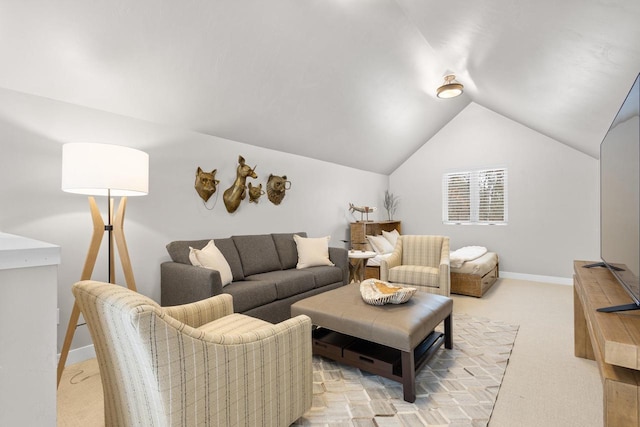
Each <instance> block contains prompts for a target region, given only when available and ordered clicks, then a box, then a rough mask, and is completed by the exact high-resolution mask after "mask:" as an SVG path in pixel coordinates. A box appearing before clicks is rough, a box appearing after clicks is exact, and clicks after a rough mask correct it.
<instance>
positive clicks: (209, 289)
mask: <svg viewBox="0 0 640 427" xmlns="http://www.w3.org/2000/svg"><path fill="white" fill-rule="evenodd" d="M221 293H222V279H221V278H220V272H218V271H217V270H210V269H208V268H202V267H195V266H193V265H188V264H181V263H177V262H171V261H169V262H163V263H162V264H161V265H160V304H161V305H163V306H171V305H180V304H188V303H191V302H195V301H200V300H203V299H206V298H209V297H212V296H214V295H220V294H221Z"/></svg>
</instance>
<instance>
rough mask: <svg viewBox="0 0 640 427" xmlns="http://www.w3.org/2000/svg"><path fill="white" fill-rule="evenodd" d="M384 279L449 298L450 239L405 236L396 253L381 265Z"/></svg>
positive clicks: (398, 244) (381, 278) (381, 277)
mask: <svg viewBox="0 0 640 427" xmlns="http://www.w3.org/2000/svg"><path fill="white" fill-rule="evenodd" d="M380 280H384V281H386V282H391V283H398V284H405V285H409V286H415V287H417V288H418V290H421V291H424V292H430V293H433V294H438V295H444V296H447V297H448V296H449V295H450V292H451V277H450V274H449V237H447V236H418V235H407V234H405V235H402V236H399V237H398V241H397V242H396V246H395V248H394V250H393V253H392V254H391V255H390V256H389V257H388V258H387V259H383V260H382V261H381V262H380Z"/></svg>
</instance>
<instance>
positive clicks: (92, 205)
mask: <svg viewBox="0 0 640 427" xmlns="http://www.w3.org/2000/svg"><path fill="white" fill-rule="evenodd" d="M62 190H63V191H66V192H68V193H76V194H85V195H89V210H90V212H91V219H92V221H93V235H92V237H91V243H90V245H89V250H88V252H87V257H86V259H85V262H84V268H83V269H82V275H81V277H80V280H89V279H91V275H92V273H93V268H94V266H95V264H96V259H97V257H98V252H99V251H100V246H101V243H102V240H103V237H104V232H105V231H106V232H107V234H108V239H107V241H108V253H109V273H108V275H109V283H115V262H114V247H113V241H114V237H115V243H116V246H117V249H118V254H119V256H120V261H121V263H122V271H123V272H124V277H125V281H126V283H127V287H128V288H129V289H132V290H134V291H135V290H136V284H135V280H134V278H133V270H132V269H131V261H130V260H129V251H128V250H127V243H126V241H125V238H124V229H123V226H124V213H125V208H126V206H127V196H144V195H146V194H147V193H148V192H149V156H148V155H147V153H144V152H142V151H140V150H136V149H133V148H129V147H123V146H120V145H109V144H93V143H91V144H89V143H87V144H84V143H69V144H64V145H63V146H62ZM93 196H106V197H107V223H106V224H105V223H104V221H103V219H102V215H101V214H100V210H99V209H98V205H97V203H96V200H95V198H94V197H93ZM118 196H119V197H121V199H120V203H119V204H118V210H117V212H116V214H115V215H114V213H113V208H114V204H113V199H112V197H118ZM79 318H80V308H79V307H78V305H77V304H76V303H75V302H74V304H73V310H72V312H71V318H70V319H69V325H68V326H67V333H66V335H65V339H64V343H63V345H62V350H61V352H60V359H59V360H58V385H60V378H62V372H63V371H64V367H65V364H66V362H67V356H68V355H69V348H70V347H71V342H72V341H73V336H74V334H75V330H76V327H77V325H78V319H79Z"/></svg>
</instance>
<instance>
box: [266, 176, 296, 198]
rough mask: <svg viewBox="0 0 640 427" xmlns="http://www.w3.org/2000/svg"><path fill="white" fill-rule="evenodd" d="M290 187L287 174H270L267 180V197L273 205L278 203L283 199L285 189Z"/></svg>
mask: <svg viewBox="0 0 640 427" xmlns="http://www.w3.org/2000/svg"><path fill="white" fill-rule="evenodd" d="M290 188H291V181H287V176H286V175H282V176H277V175H273V174H270V175H269V179H268V180H267V197H268V198H269V200H270V201H271V203H273V204H274V205H279V204H280V202H282V199H284V196H285V194H286V190H288V189H290Z"/></svg>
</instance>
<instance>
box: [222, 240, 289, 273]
mask: <svg viewBox="0 0 640 427" xmlns="http://www.w3.org/2000/svg"><path fill="white" fill-rule="evenodd" d="M231 238H232V239H233V242H234V243H235V245H236V249H237V250H238V254H239V255H240V261H241V262H242V271H243V273H244V276H245V277H247V276H251V275H253V274H258V273H264V272H267V271H274V270H280V269H282V267H281V266H280V258H279V257H278V252H277V251H276V245H275V243H274V242H273V238H272V237H271V235H270V234H258V235H247V236H232V237H231Z"/></svg>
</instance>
